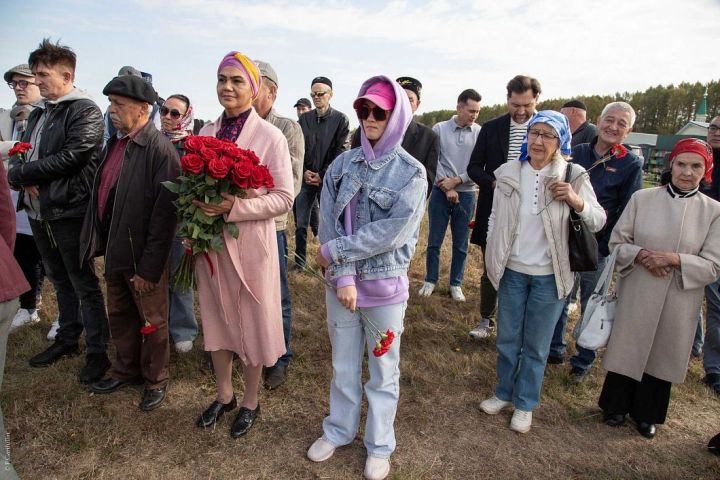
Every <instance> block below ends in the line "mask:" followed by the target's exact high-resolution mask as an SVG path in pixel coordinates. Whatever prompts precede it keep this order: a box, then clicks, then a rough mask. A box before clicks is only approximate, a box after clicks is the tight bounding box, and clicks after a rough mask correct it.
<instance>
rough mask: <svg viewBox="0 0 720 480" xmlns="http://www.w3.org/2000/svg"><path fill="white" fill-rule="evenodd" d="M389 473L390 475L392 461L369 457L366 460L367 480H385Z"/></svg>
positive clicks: (365, 473) (364, 473)
mask: <svg viewBox="0 0 720 480" xmlns="http://www.w3.org/2000/svg"><path fill="white" fill-rule="evenodd" d="M388 473H390V460H388V459H387V458H377V457H371V456H370V455H368V457H367V460H365V472H363V475H364V476H365V478H366V479H367V480H383V479H384V478H386V477H387V476H388Z"/></svg>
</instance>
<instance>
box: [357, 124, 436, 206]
mask: <svg viewBox="0 0 720 480" xmlns="http://www.w3.org/2000/svg"><path fill="white" fill-rule="evenodd" d="M359 146H360V128H357V129H356V130H355V133H354V134H353V136H352V141H351V145H350V147H351V148H356V147H359ZM401 146H402V148H404V149H405V151H406V152H408V153H409V154H410V155H412V156H413V157H415V159H416V160H417V161H418V162H420V163H422V164H423V166H424V167H425V175H426V177H427V181H428V189H427V195H426V197H429V196H430V192H431V191H432V187H433V185H434V184H435V174H436V172H437V164H438V157H439V155H440V137H438V136H437V134H436V133H435V132H433V131H432V128H429V127H426V126H425V125H423V124H422V123H419V122H416V121H415V120H412V121H411V122H410V125H408V128H407V130H405V136H404V137H403V141H402V145H401Z"/></svg>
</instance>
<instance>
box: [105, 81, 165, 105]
mask: <svg viewBox="0 0 720 480" xmlns="http://www.w3.org/2000/svg"><path fill="white" fill-rule="evenodd" d="M102 93H103V95H120V96H121V97H127V98H132V99H133V100H137V101H139V102H146V103H155V102H156V101H157V98H158V95H157V92H156V91H155V89H154V88H153V87H152V85H150V84H149V83H148V82H146V81H145V80H143V79H142V77H136V76H134V75H123V76H120V77H115V78H113V79H112V80H110V82H108V84H107V85H105V88H103V92H102Z"/></svg>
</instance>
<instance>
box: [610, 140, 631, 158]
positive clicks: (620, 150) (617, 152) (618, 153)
mask: <svg viewBox="0 0 720 480" xmlns="http://www.w3.org/2000/svg"><path fill="white" fill-rule="evenodd" d="M612 154H613V155H614V156H615V158H623V157H624V156H625V155H627V154H628V150H627V148H625V145H621V144H619V143H618V144H617V145H615V146H613V147H612Z"/></svg>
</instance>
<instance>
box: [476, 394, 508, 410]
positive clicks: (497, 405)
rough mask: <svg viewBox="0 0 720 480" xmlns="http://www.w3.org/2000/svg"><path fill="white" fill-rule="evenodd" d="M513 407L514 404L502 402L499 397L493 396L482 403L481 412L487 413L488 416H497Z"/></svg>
mask: <svg viewBox="0 0 720 480" xmlns="http://www.w3.org/2000/svg"><path fill="white" fill-rule="evenodd" d="M509 407H512V402H506V401H505V400H500V399H499V398H498V397H497V396H495V395H493V396H492V397H490V398H488V399H487V400H483V401H482V402H480V410H482V411H483V412H485V413H487V414H488V415H497V414H498V413H500V412H501V411H503V410H504V409H506V408H509Z"/></svg>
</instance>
